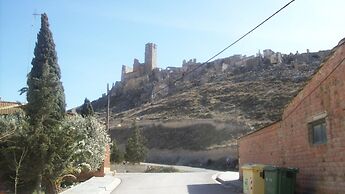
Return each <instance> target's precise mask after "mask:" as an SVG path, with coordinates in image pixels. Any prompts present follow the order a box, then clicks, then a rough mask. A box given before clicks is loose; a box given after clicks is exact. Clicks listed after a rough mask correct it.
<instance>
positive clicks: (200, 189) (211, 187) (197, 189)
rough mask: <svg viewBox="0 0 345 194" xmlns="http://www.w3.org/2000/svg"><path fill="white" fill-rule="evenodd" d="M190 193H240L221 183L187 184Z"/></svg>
mask: <svg viewBox="0 0 345 194" xmlns="http://www.w3.org/2000/svg"><path fill="white" fill-rule="evenodd" d="M187 187H188V193H189V194H210V193H212V194H238V193H236V192H232V191H231V189H228V188H224V187H222V186H221V185H219V184H200V185H187Z"/></svg>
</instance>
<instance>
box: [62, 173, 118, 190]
mask: <svg viewBox="0 0 345 194" xmlns="http://www.w3.org/2000/svg"><path fill="white" fill-rule="evenodd" d="M120 183H121V180H120V179H119V178H115V177H114V176H112V175H110V174H107V175H105V176H104V177H92V178H90V179H89V180H87V181H85V182H82V183H80V184H78V185H76V186H74V187H72V188H70V189H67V190H66V191H63V192H61V194H80V193H83V194H109V193H111V192H112V191H113V190H114V189H115V188H116V187H117V186H118V185H119V184H120Z"/></svg>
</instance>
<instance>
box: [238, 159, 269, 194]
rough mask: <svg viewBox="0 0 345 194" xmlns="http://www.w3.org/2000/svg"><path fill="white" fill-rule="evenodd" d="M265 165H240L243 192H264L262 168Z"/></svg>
mask: <svg viewBox="0 0 345 194" xmlns="http://www.w3.org/2000/svg"><path fill="white" fill-rule="evenodd" d="M265 166H266V165H262V164H252V165H243V166H242V172H243V193H244V194H263V193H264V187H265V180H264V178H263V169H264V167H265Z"/></svg>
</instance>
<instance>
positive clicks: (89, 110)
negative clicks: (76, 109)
mask: <svg viewBox="0 0 345 194" xmlns="http://www.w3.org/2000/svg"><path fill="white" fill-rule="evenodd" d="M94 113H95V112H94V111H93V107H92V104H91V102H90V100H89V99H87V98H85V100H84V104H83V106H82V107H81V111H80V114H81V116H83V117H87V116H93V115H94Z"/></svg>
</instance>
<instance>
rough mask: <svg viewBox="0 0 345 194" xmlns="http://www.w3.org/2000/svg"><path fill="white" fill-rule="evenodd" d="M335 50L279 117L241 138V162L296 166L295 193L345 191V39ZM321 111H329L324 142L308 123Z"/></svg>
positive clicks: (333, 193)
mask: <svg viewBox="0 0 345 194" xmlns="http://www.w3.org/2000/svg"><path fill="white" fill-rule="evenodd" d="M333 51H334V52H333V53H332V54H331V55H330V57H329V58H328V59H327V61H326V62H325V63H324V64H323V66H322V67H321V68H320V70H319V71H318V72H317V73H316V74H315V75H314V76H313V78H312V79H311V80H310V81H309V82H308V84H307V85H306V86H305V87H304V89H303V90H302V91H301V92H300V93H299V94H298V95H297V96H296V97H295V98H294V99H293V100H292V101H291V102H290V104H289V105H288V106H287V107H286V109H285V110H284V113H283V117H282V121H281V122H279V123H276V124H274V125H271V126H269V127H267V128H264V129H262V130H259V131H257V132H255V133H252V134H250V135H248V136H245V137H243V138H241V139H240V140H239V155H240V164H244V163H248V162H252V163H266V164H276V165H281V166H290V167H297V168H299V169H300V172H299V174H298V175H297V192H298V193H303V194H309V193H310V194H311V193H313V194H314V193H315V194H344V193H345V61H343V59H344V57H345V44H344V43H343V44H341V45H339V46H338V47H336V48H335V49H334V50H333ZM320 114H326V115H327V117H326V125H327V143H326V144H323V145H313V144H310V142H309V130H308V123H309V122H310V120H311V119H312V118H313V117H314V116H317V115H320ZM274 144H275V145H276V146H273V145H274ZM277 152H279V153H277ZM271 153H272V154H271Z"/></svg>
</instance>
